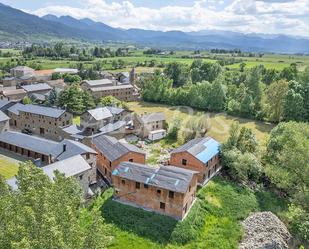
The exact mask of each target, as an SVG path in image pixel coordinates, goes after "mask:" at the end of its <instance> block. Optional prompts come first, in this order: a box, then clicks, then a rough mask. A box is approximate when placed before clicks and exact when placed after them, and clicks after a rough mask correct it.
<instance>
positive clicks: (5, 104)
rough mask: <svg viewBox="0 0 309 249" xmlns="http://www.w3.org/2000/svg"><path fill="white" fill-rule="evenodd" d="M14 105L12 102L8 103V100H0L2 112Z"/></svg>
mask: <svg viewBox="0 0 309 249" xmlns="http://www.w3.org/2000/svg"><path fill="white" fill-rule="evenodd" d="M14 104H15V103H14V102H12V101H9V100H6V99H1V100H0V109H1V110H2V111H3V110H6V109H8V108H9V107H10V106H12V105H14Z"/></svg>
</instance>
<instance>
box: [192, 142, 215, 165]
mask: <svg viewBox="0 0 309 249" xmlns="http://www.w3.org/2000/svg"><path fill="white" fill-rule="evenodd" d="M203 145H204V150H202V151H201V152H200V153H198V154H197V155H196V158H197V159H199V160H200V161H202V162H203V163H207V162H208V161H209V160H210V159H211V158H213V157H214V156H215V155H217V154H218V153H219V151H220V144H219V143H218V142H217V141H216V140H214V139H213V138H210V139H209V140H207V141H206V142H205V143H204V144H203Z"/></svg>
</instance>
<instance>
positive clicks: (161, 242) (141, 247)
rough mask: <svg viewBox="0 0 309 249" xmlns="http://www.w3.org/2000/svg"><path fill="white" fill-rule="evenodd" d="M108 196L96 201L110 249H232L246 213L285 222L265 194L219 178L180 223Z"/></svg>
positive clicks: (279, 205)
mask: <svg viewBox="0 0 309 249" xmlns="http://www.w3.org/2000/svg"><path fill="white" fill-rule="evenodd" d="M111 195H112V191H111V190H109V191H107V192H106V193H104V194H103V197H102V198H101V199H100V198H98V199H97V200H96V202H101V203H100V205H102V207H101V211H102V215H103V217H104V219H105V222H106V223H107V224H109V225H110V230H111V234H112V235H113V236H114V239H113V241H112V243H111V245H110V246H109V248H110V249H123V248H135V249H145V248H147V249H163V248H168V249H176V248H177V249H198V248H211V249H227V248H228V249H234V248H235V249H236V248H238V243H239V241H240V240H241V238H242V234H243V230H242V227H241V225H240V222H241V221H242V220H243V219H245V218H246V217H247V216H248V215H249V214H250V213H251V212H254V211H265V210H269V211H272V212H274V213H275V214H277V215H278V216H279V217H284V214H285V211H286V208H287V205H286V203H285V202H284V201H283V200H281V199H278V198H277V197H276V196H274V195H273V194H271V193H270V192H264V191H260V192H253V191H251V190H249V189H248V188H244V187H240V186H237V185H236V184H234V183H231V182H229V181H227V180H224V179H222V178H221V177H216V178H215V179H213V180H212V181H211V182H210V183H209V184H208V185H207V186H205V187H203V188H202V189H199V191H198V194H197V197H198V198H197V201H196V202H195V204H194V206H193V207H192V209H191V210H190V213H189V215H188V216H187V217H186V218H185V220H184V221H181V222H177V221H175V220H173V219H171V218H169V217H165V216H161V215H158V214H155V213H151V212H146V211H143V210H142V209H137V208H134V207H130V206H125V205H122V204H119V203H117V202H114V201H113V200H111ZM97 204H98V203H97Z"/></svg>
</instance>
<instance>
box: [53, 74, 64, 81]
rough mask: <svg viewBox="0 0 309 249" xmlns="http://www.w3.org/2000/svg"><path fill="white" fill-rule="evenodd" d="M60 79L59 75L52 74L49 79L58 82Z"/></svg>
mask: <svg viewBox="0 0 309 249" xmlns="http://www.w3.org/2000/svg"><path fill="white" fill-rule="evenodd" d="M61 78H62V75H61V73H53V74H52V77H51V79H52V80H59V79H61Z"/></svg>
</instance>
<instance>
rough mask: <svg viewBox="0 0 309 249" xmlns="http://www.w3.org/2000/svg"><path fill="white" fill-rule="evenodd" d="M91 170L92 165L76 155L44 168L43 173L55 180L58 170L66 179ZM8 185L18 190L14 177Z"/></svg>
mask: <svg viewBox="0 0 309 249" xmlns="http://www.w3.org/2000/svg"><path fill="white" fill-rule="evenodd" d="M89 169H91V167H90V165H89V164H88V163H87V162H86V161H85V159H84V158H83V157H82V156H81V155H76V156H74V157H70V158H67V159H65V160H62V161H58V162H55V163H52V164H49V165H47V166H45V167H42V170H43V172H44V173H45V174H46V175H47V176H48V177H49V178H50V179H51V180H53V179H54V177H55V173H54V172H55V171H56V170H58V171H59V172H60V173H62V174H64V175H65V177H71V176H76V175H78V174H81V173H83V172H85V171H87V170H89ZM6 183H7V184H8V185H9V186H10V187H11V188H12V190H17V189H18V186H17V179H16V177H12V178H10V179H8V180H7V181H6Z"/></svg>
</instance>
